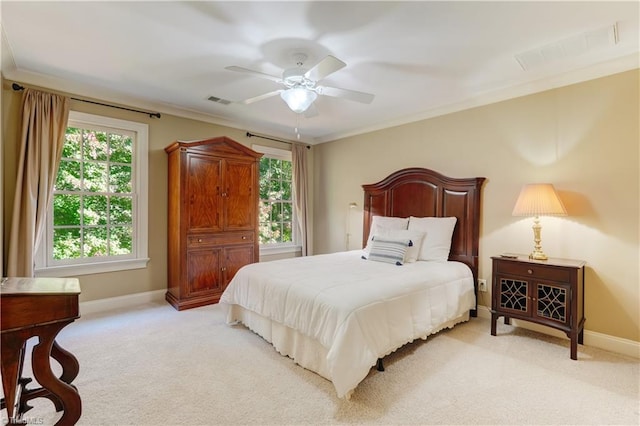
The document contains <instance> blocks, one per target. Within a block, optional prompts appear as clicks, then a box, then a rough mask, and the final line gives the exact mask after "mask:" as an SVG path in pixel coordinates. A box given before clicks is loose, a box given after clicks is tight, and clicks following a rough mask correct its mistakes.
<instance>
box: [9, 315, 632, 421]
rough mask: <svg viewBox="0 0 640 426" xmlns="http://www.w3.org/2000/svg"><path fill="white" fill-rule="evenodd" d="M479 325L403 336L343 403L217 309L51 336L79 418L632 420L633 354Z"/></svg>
mask: <svg viewBox="0 0 640 426" xmlns="http://www.w3.org/2000/svg"><path fill="white" fill-rule="evenodd" d="M489 330H490V324H489V321H488V320H486V319H480V318H474V319H472V320H471V321H470V322H469V323H465V324H461V325H458V326H457V327H456V328H454V329H452V330H446V331H443V332H441V333H439V334H437V335H435V336H432V337H430V338H429V339H428V340H427V341H418V342H414V343H412V344H410V345H406V346H405V347H403V348H401V349H400V350H398V351H396V352H395V353H393V354H391V355H389V356H388V357H387V358H385V367H386V371H385V372H383V373H380V372H377V371H375V369H372V371H371V373H370V374H369V376H368V377H367V378H366V379H365V380H364V381H363V382H362V383H361V384H360V385H359V386H358V388H357V389H356V391H355V393H354V394H353V396H352V398H351V400H349V401H346V400H342V399H338V398H337V397H336V394H335V390H334V388H333V385H332V384H331V383H330V382H329V381H327V380H325V379H323V378H321V377H320V376H318V375H316V374H314V373H312V372H309V371H307V370H304V369H303V368H301V367H299V366H297V365H296V364H295V363H293V361H291V360H290V359H289V358H286V357H283V356H281V355H279V354H278V353H277V352H276V351H275V350H274V349H273V347H272V346H271V345H269V344H268V343H266V342H265V341H264V340H262V338H260V337H259V336H257V335H255V334H253V333H252V332H251V331H249V330H247V329H246V328H244V327H242V326H229V325H226V324H225V323H224V318H223V314H222V311H221V309H220V307H219V306H217V305H214V306H207V307H203V308H197V309H192V310H187V311H182V312H177V311H175V310H174V309H173V308H171V307H170V306H169V305H166V304H148V305H144V306H140V307H138V308H136V309H128V310H121V311H112V312H110V313H108V314H101V315H96V314H94V315H86V316H85V317H83V318H81V319H80V320H78V321H76V322H75V323H73V324H71V325H69V326H68V327H67V328H65V329H64V330H63V331H62V333H61V334H60V336H59V339H58V341H59V342H60V344H61V345H62V346H63V347H64V348H66V349H68V350H70V351H71V352H72V353H74V354H75V355H76V357H77V358H78V360H79V362H80V374H79V376H78V377H77V378H76V380H75V381H74V384H75V385H76V386H77V387H78V389H79V391H80V395H81V397H82V404H83V412H82V417H81V418H80V422H79V424H82V425H182V424H185V425H186V424H189V425H213V424H220V425H245V424H246V425H324V424H384V425H401V424H402V425H405V424H406V425H418V424H420V425H426V424H447V425H451V424H505V425H515V424H535V425H542V424H581V425H582V424H585V425H586V424H592V425H604V424H625V425H638V424H639V423H640V414H639V412H640V403H639V400H640V395H639V393H640V390H639V387H640V381H639V378H640V368H639V367H640V362H639V361H638V360H637V359H634V358H629V357H624V356H621V355H616V354H613V353H609V352H606V351H602V350H599V349H595V348H590V347H584V346H580V347H579V349H578V359H579V360H578V361H572V360H570V359H569V342H568V341H566V340H563V339H558V338H554V337H548V336H546V335H543V334H539V333H535V332H532V331H528V330H524V329H521V328H515V327H512V326H506V325H503V324H500V325H499V328H498V336H495V337H493V336H491V335H490V333H489ZM56 367H57V364H56ZM26 370H28V368H26ZM27 373H29V372H28V371H27ZM32 404H33V405H34V406H35V407H34V409H33V410H31V411H29V412H28V413H27V415H26V416H27V418H28V420H29V421H30V422H31V423H32V424H45V425H46V424H53V423H55V421H56V420H57V419H58V418H59V414H58V415H57V414H55V413H54V410H53V405H52V404H51V403H50V402H49V401H48V400H46V399H42V398H41V399H38V400H34V401H32ZM2 417H4V418H5V419H4V420H5V421H6V411H4V410H3V412H2Z"/></svg>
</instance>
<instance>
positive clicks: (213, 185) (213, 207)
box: [185, 154, 223, 232]
mask: <svg viewBox="0 0 640 426" xmlns="http://www.w3.org/2000/svg"><path fill="white" fill-rule="evenodd" d="M187 163H188V164H187V168H188V172H187V191H186V194H188V195H187V197H185V198H186V201H187V202H188V205H187V211H188V214H187V217H188V220H189V222H188V223H189V225H188V229H189V230H190V231H191V232H203V231H211V232H215V231H220V230H222V204H221V202H220V194H221V191H222V184H223V183H222V161H221V160H220V159H218V158H211V157H207V156H203V155H197V154H187Z"/></svg>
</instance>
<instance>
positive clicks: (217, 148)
mask: <svg viewBox="0 0 640 426" xmlns="http://www.w3.org/2000/svg"><path fill="white" fill-rule="evenodd" d="M165 151H166V152H167V154H168V157H169V158H168V163H169V200H168V205H169V211H168V226H169V229H168V258H167V272H168V276H167V287H168V288H167V294H166V300H167V302H169V303H170V304H171V305H172V306H173V307H174V308H176V309H178V310H182V309H188V308H195V307H197V306H203V305H208V304H211V303H217V302H218V300H220V296H221V295H222V292H223V291H224V289H225V288H226V286H227V284H228V283H229V281H231V278H233V276H234V275H235V273H236V272H237V271H238V269H240V268H241V267H242V266H244V265H246V264H248V263H253V262H257V261H258V260H259V245H258V203H259V196H260V187H259V183H258V174H259V170H260V167H259V161H260V157H262V154H260V153H257V152H255V151H253V150H251V149H249V148H247V147H246V146H244V145H242V144H240V143H238V142H236V141H234V140H232V139H229V138H228V137H225V136H222V137H217V138H212V139H207V140H201V141H193V142H182V141H176V142H174V143H172V144H171V145H169V146H167V147H166V148H165Z"/></svg>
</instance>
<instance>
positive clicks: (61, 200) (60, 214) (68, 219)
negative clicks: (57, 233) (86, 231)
mask: <svg viewBox="0 0 640 426" xmlns="http://www.w3.org/2000/svg"><path fill="white" fill-rule="evenodd" d="M53 225H54V226H64V225H78V226H79V225H80V196H79V195H66V194H54V196H53Z"/></svg>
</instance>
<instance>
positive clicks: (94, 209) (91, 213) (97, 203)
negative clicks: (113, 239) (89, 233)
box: [82, 195, 107, 225]
mask: <svg viewBox="0 0 640 426" xmlns="http://www.w3.org/2000/svg"><path fill="white" fill-rule="evenodd" d="M83 207H84V208H83V211H82V213H83V217H82V219H83V223H84V224H85V225H106V224H107V197H106V196H105V195H89V196H85V197H84V206H83Z"/></svg>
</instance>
